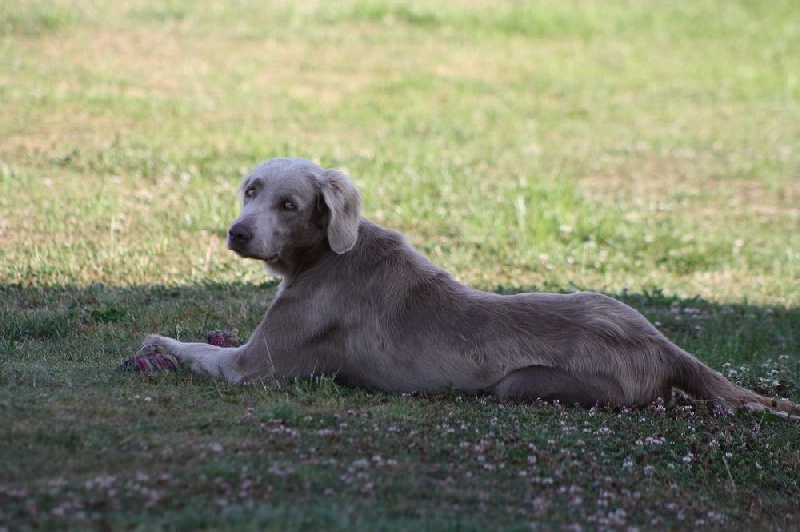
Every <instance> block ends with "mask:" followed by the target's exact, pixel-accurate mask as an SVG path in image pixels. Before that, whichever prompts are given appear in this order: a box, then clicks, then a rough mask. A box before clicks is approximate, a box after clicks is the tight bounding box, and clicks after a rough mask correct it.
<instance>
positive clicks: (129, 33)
mask: <svg viewBox="0 0 800 532" xmlns="http://www.w3.org/2000/svg"><path fill="white" fill-rule="evenodd" d="M797 20H800V6H798V4H797V3H796V2H793V1H792V0H775V1H773V2H769V3H754V2H748V1H745V0H741V1H730V0H729V1H722V0H694V1H691V2H689V1H685V2H684V1H679V2H669V3H664V2H657V1H650V0H646V1H633V0H613V1H609V2H602V3H600V2H585V1H577V0H575V1H572V0H570V1H566V2H563V1H555V0H542V1H540V2H537V3H535V4H527V3H519V2H514V1H507V2H506V1H504V2H491V3H490V2H472V1H469V2H468V1H466V0H449V1H447V2H441V3H438V4H436V5H432V4H430V3H424V2H416V1H413V0H409V1H390V2H375V1H370V0H347V1H345V2H337V3H325V2H314V1H312V2H304V3H301V4H293V3H287V2H270V3H262V2H253V1H249V0H242V1H238V2H234V3H221V2H218V3H191V2H187V1H185V0H170V1H167V2H101V3H98V2H89V1H83V0H69V1H66V0H64V1H61V0H56V1H53V2H48V3H46V4H45V3H42V2H35V1H30V0H23V1H21V2H16V3H14V4H13V5H9V6H5V7H4V8H3V10H2V13H0V257H2V260H0V298H2V301H3V304H2V305H0V441H2V443H0V529H5V528H8V529H14V530H18V529H23V530H24V529H30V528H40V527H41V528H84V527H94V528H108V527H110V528H148V529H150V528H190V527H191V528H220V527H225V528H243V529H256V528H257V529H262V528H268V529H281V530H283V529H298V528H312V527H314V528H326V529H332V530H336V529H352V528H357V529H384V530H392V529H408V528H412V527H422V528H425V529H457V528H460V529H468V530H472V529H479V528H481V529H482V528H486V527H495V528H504V529H521V528H538V529H551V528H566V527H572V526H574V525H579V526H583V527H587V528H623V527H629V526H631V527H639V528H645V527H646V528H652V527H660V528H688V527H698V526H701V525H703V526H707V527H710V528H731V527H733V528H738V527H742V528H745V527H757V528H765V529H790V528H794V527H796V526H797V522H798V519H800V513H798V510H797V508H798V506H800V505H799V504H798V503H799V502H800V486H798V481H797V479H798V478H800V451H798V448H797V424H796V422H795V423H793V422H790V421H786V420H783V419H779V418H776V417H775V416H771V415H768V414H767V415H749V414H737V415H735V416H732V417H721V416H718V415H716V414H714V413H713V412H709V411H707V410H706V409H705V408H703V407H701V406H697V405H693V404H692V403H691V402H689V401H687V400H686V399H681V400H679V402H678V405H677V406H676V407H674V408H666V409H665V408H664V407H663V406H661V405H653V406H652V407H650V408H647V409H643V410H636V411H627V410H623V411H604V410H592V411H586V410H577V409H572V408H562V407H559V406H552V405H538V404H537V405H500V404H496V403H495V402H494V401H493V400H492V399H491V398H488V397H472V396H461V395H458V394H457V393H455V392H453V393H448V394H443V395H442V396H388V395H383V394H373V393H366V392H364V391H361V390H355V389H349V388H343V387H340V386H338V385H337V384H335V383H334V382H332V381H331V380H329V379H320V380H317V381H314V382H308V383H295V382H285V383H281V384H279V385H277V386H274V387H269V388H265V387H263V386H261V385H255V384H254V385H249V386H238V387H233V386H227V385H223V384H220V383H218V382H214V381H211V380H208V379H205V378H201V377H198V376H196V375H192V374H190V373H188V372H185V371H180V372H178V373H177V374H169V375H157V376H152V377H145V376H137V375H129V374H118V373H116V372H115V371H114V368H115V367H116V365H117V364H118V363H119V362H120V361H122V360H123V359H124V358H126V357H127V356H129V355H130V354H132V353H133V352H135V351H136V349H137V346H138V344H139V342H140V341H141V338H142V337H143V336H144V335H145V334H147V333H149V332H156V331H157V332H162V333H167V334H170V335H173V336H177V337H179V338H182V339H192V340H194V339H199V338H202V335H203V333H204V332H205V331H207V330H210V329H216V328H235V329H238V330H239V332H240V334H241V335H242V336H244V337H247V336H248V335H249V334H250V333H251V332H252V330H253V328H254V327H255V326H256V324H257V323H258V321H259V319H260V318H261V316H262V315H263V311H264V309H265V308H266V306H267V305H268V304H269V301H270V299H271V297H272V295H273V294H274V290H275V287H276V283H275V281H274V280H271V279H269V278H268V277H266V274H265V272H264V270H263V268H262V267H260V266H259V265H258V264H255V263H253V262H248V261H243V260H240V259H237V258H236V257H234V256H232V254H230V253H229V252H227V251H226V249H225V245H224V238H225V233H226V230H227V226H228V225H229V223H230V221H231V220H232V219H233V218H234V217H235V216H236V212H237V208H238V207H237V205H236V201H235V197H234V191H235V189H236V186H237V184H238V181H239V179H240V177H241V176H242V175H243V174H244V173H246V172H247V171H248V169H250V168H251V167H252V166H253V165H254V164H255V163H256V162H258V161H261V160H264V159H266V158H269V157H272V156H278V155H297V156H303V157H308V158H312V159H315V160H317V161H319V162H320V163H321V164H323V165H325V166H336V167H339V168H345V169H347V170H348V171H349V172H350V174H351V175H352V176H353V178H354V180H355V181H356V183H357V184H358V185H359V187H360V188H361V190H362V192H363V194H364V197H365V214H366V215H367V216H368V217H370V218H371V219H373V220H375V221H377V222H379V223H381V224H384V225H387V226H391V227H394V228H397V229H400V230H402V231H404V232H405V233H407V234H408V235H409V236H410V238H411V239H412V241H413V242H414V243H415V245H417V246H418V247H419V248H420V249H422V250H423V251H424V252H425V253H426V254H427V255H429V256H430V257H431V258H432V259H433V260H434V261H435V262H437V263H438V264H440V265H442V266H443V267H446V268H447V269H449V270H451V271H453V272H454V274H455V275H456V276H457V277H458V278H459V279H461V280H463V281H464V282H467V283H469V284H471V285H473V286H476V287H480V288H483V289H486V290H494V291H498V292H516V291H520V290H536V289H538V290H549V291H563V290H574V289H587V290H597V291H602V292H605V293H608V294H610V295H613V296H615V297H618V298H620V299H622V300H624V301H626V302H627V303H629V304H631V305H633V306H634V307H635V308H637V309H639V310H640V311H641V312H643V313H644V314H645V315H646V316H647V317H648V318H649V319H651V320H652V321H653V322H655V323H656V324H657V325H658V326H659V327H660V328H661V329H662V330H663V331H664V332H665V333H666V334H668V335H669V336H670V338H672V339H673V340H674V341H676V342H677V343H678V344H680V345H681V346H682V347H684V348H686V349H688V350H689V351H691V352H693V353H695V354H697V356H699V357H700V358H701V359H703V360H705V361H707V362H708V363H709V364H710V365H712V366H713V367H715V368H717V369H719V370H721V371H722V372H723V373H725V374H726V375H728V376H729V377H730V378H731V379H733V380H735V381H737V382H739V383H741V384H744V385H746V386H748V387H751V388H754V389H757V390H759V391H760V392H762V393H765V394H769V395H775V396H781V397H788V398H790V399H792V400H795V401H798V400H800V357H799V356H798V355H800V337H799V336H798V334H797V331H798V330H800V281H798V280H799V279H800V270H799V269H798V262H799V261H798V257H799V256H800V238H799V237H798V236H797V228H798V227H800V208H798V205H800V179H799V178H798V176H800V126H798V124H800V80H799V79H798V75H797V72H800V24H798V23H797Z"/></svg>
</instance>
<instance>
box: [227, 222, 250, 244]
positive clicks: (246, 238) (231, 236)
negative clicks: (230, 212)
mask: <svg viewBox="0 0 800 532" xmlns="http://www.w3.org/2000/svg"><path fill="white" fill-rule="evenodd" d="M252 238H253V230H252V229H250V226H249V225H247V224H244V223H241V222H237V223H235V224H233V225H232V226H231V228H230V230H229V231H228V241H229V242H230V243H232V244H247V243H248V242H250V240H251V239H252Z"/></svg>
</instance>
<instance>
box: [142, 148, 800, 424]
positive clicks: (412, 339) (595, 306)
mask: <svg viewBox="0 0 800 532" xmlns="http://www.w3.org/2000/svg"><path fill="white" fill-rule="evenodd" d="M241 191H242V196H243V208H242V212H241V215H240V216H239V217H238V219H237V220H236V221H235V222H234V224H233V225H232V227H231V231H230V233H229V238H228V246H229V248H230V249H232V250H233V251H235V252H236V253H238V254H239V255H241V256H243V257H249V258H254V259H258V260H262V261H264V262H265V264H266V266H267V268H268V269H269V270H270V271H272V272H273V273H276V274H279V275H282V276H283V281H282V283H281V285H280V287H279V289H278V293H277V295H276V297H275V299H274V301H273V302H272V305H271V306H270V307H269V309H268V310H267V312H266V315H265V316H264V319H263V321H262V322H261V324H260V325H259V326H258V328H257V329H256V330H255V332H254V333H253V335H252V338H251V339H250V341H249V342H248V343H247V344H245V345H243V346H241V347H239V348H220V347H214V346H209V345H206V344H199V343H189V344H187V343H181V342H178V341H176V340H173V339H170V338H165V337H161V336H150V337H148V338H147V339H146V340H145V342H146V343H147V344H158V345H160V346H161V348H163V349H167V350H169V351H171V352H173V353H174V354H175V355H176V356H177V357H178V358H179V359H180V360H181V361H182V362H183V363H185V364H187V365H189V366H191V367H192V368H193V369H194V370H196V371H200V372H205V373H208V374H211V375H214V376H218V377H221V378H224V379H226V380H228V381H232V382H238V381H243V380H270V379H273V378H285V377H299V378H308V377H311V376H312V375H315V374H335V375H336V376H337V378H339V379H341V380H342V381H344V382H346V383H348V384H350V385H354V386H361V387H365V388H369V389H374V390H381V391H385V392H408V391H425V392H439V391H443V390H447V389H457V390H463V391H466V392H475V391H479V390H485V391H490V392H492V393H494V394H495V395H496V396H497V397H498V398H499V399H501V400H504V399H521V400H535V399H537V398H541V399H545V400H559V401H562V402H567V403H570V404H572V403H576V404H581V405H584V406H590V405H593V404H604V405H611V406H635V405H645V404H648V403H650V402H652V401H654V400H655V399H657V398H659V397H660V398H664V399H665V400H669V399H670V398H671V395H672V388H673V386H677V387H680V388H683V389H684V390H687V391H689V392H690V393H692V394H694V395H695V396H697V397H698V398H700V399H706V400H710V401H714V402H716V403H717V404H719V405H721V406H723V407H725V408H728V409H730V408H735V407H738V406H742V405H744V406H749V407H751V408H754V409H760V408H764V407H766V408H770V409H774V410H782V411H784V412H789V413H792V414H797V413H798V410H797V407H796V405H792V404H790V403H785V402H773V401H771V400H768V399H765V398H763V397H760V396H758V395H756V394H754V393H752V392H750V391H747V390H744V389H742V388H739V387H737V386H735V385H733V384H731V383H730V382H729V381H727V380H726V379H724V378H723V377H722V376H721V375H719V373H716V372H714V371H713V370H711V369H710V368H708V367H707V366H706V365H704V364H703V363H701V362H700V361H698V360H697V359H696V358H695V357H693V356H691V355H690V354H688V353H686V352H685V351H683V350H681V349H680V348H679V347H677V346H676V345H674V344H673V343H671V342H670V341H669V340H667V339H666V338H665V337H664V336H663V335H662V334H661V333H659V332H658V331H657V330H656V329H655V328H654V327H653V326H652V325H651V324H650V323H649V322H648V321H647V320H646V319H645V318H644V317H643V316H642V315H641V314H639V313H638V312H636V311H635V310H633V309H632V308H630V307H628V306H627V305H625V304H623V303H620V302H618V301H616V300H614V299H612V298H609V297H606V296H604V295H601V294H597V293H591V292H585V293H576V294H569V295H561V294H550V293H527V294H517V295H498V294H494V293H487V292H481V291H479V290H474V289H471V288H469V287H466V286H464V285H462V284H460V283H458V282H457V281H456V280H455V279H453V277H452V276H451V275H450V274H449V273H447V272H446V271H444V270H442V269H440V268H438V267H437V266H435V265H434V264H433V263H431V262H430V261H429V260H428V259H427V258H425V257H424V256H423V255H422V254H420V253H419V252H418V251H416V250H415V249H414V248H413V247H412V246H411V245H410V244H409V243H408V241H407V240H406V238H405V237H404V236H403V235H401V234H400V233H397V232H395V231H392V230H389V229H384V228H382V227H379V226H377V225H375V224H374V223H372V222H370V221H368V220H366V219H365V218H363V217H361V215H360V206H361V198H360V195H359V193H358V191H357V190H356V189H355V187H354V186H353V185H352V183H351V182H350V181H349V179H347V177H346V176H345V175H344V174H342V173H340V172H337V171H334V170H324V169H322V168H320V167H319V166H317V165H316V164H314V163H312V162H310V161H307V160H304V159H288V158H282V159H273V160H271V161H268V162H266V163H264V164H262V165H261V166H259V167H258V168H257V169H256V170H255V171H254V172H253V174H252V175H250V176H248V177H247V178H246V179H245V180H244V182H243V183H242V187H241Z"/></svg>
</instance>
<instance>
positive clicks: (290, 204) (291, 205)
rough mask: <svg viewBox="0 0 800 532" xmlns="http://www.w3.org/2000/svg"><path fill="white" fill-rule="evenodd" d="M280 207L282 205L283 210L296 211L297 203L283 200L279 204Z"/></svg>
mask: <svg viewBox="0 0 800 532" xmlns="http://www.w3.org/2000/svg"><path fill="white" fill-rule="evenodd" d="M281 207H283V210H285V211H296V210H297V205H296V204H295V203H294V202H292V201H284V202H283V204H282V205H281Z"/></svg>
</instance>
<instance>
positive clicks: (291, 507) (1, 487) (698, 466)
mask: <svg viewBox="0 0 800 532" xmlns="http://www.w3.org/2000/svg"><path fill="white" fill-rule="evenodd" d="M275 287H276V284H275V283H265V284H263V285H259V286H253V285H245V284H237V283H234V284H207V285H196V286H181V287H159V286H138V287H120V288H117V287H105V286H99V285H98V286H91V287H87V288H76V287H49V288H26V287H19V286H4V287H0V297H2V299H3V302H4V304H3V308H2V309H1V310H0V338H2V340H1V342H2V343H1V344H0V364H1V365H0V442H2V443H1V444H0V463H2V464H3V475H2V477H1V478H0V528H2V527H3V525H4V524H5V525H7V526H9V528H10V529H26V528H33V527H42V528H73V527H76V526H80V527H90V528H111V529H115V528H197V527H200V528H203V527H211V528H230V527H233V528H237V527H239V524H241V527H243V528H252V527H254V526H255V527H256V528H258V527H263V528H271V529H302V528H309V527H320V526H322V527H324V528H327V529H331V530H351V529H364V528H370V529H375V530H402V529H408V528H417V527H421V528H426V529H427V528H430V529H454V528H459V527H461V528H464V529H469V530H472V529H475V530H477V529H484V528H487V527H492V526H494V527H497V526H500V527H504V528H511V529H516V528H521V527H522V526H521V525H526V526H524V528H529V526H527V525H538V526H534V528H537V527H542V528H564V527H566V526H567V525H570V524H571V523H582V524H583V525H587V524H588V525H592V524H599V523H606V524H609V523H612V522H613V523H616V524H618V525H620V526H621V525H622V524H631V525H636V526H637V527H647V526H653V525H654V526H655V527H656V528H682V527H684V526H686V525H687V524H688V525H691V523H698V522H701V521H703V522H706V521H708V522H710V523H712V524H715V525H721V524H724V523H728V522H730V523H737V524H742V523H751V524H753V525H754V526H755V527H756V528H758V527H759V526H762V527H767V528H770V527H774V528H787V527H791V524H793V523H795V522H796V518H797V516H798V514H797V508H796V504H794V503H793V501H796V500H797V499H796V498H797V495H798V487H797V478H798V477H797V473H798V466H797V464H798V454H797V450H796V425H795V424H794V423H793V422H791V421H788V420H784V419H778V418H777V417H776V416H772V417H770V418H765V417H764V416H761V417H757V416H753V415H749V414H745V413H742V414H741V415H737V416H732V417H725V416H718V415H715V414H714V413H713V412H711V411H709V410H708V409H700V408H698V409H694V408H692V407H691V406H680V407H676V408H675V409H670V410H667V411H665V410H664V409H663V408H660V409H659V407H658V406H651V407H649V408H647V409H644V410H633V411H631V410H627V409H622V410H621V411H608V410H603V409H600V410H585V409H565V408H561V407H557V406H552V405H542V404H515V405H501V404H497V403H495V402H494V401H492V400H491V398H487V397H468V396H464V397H462V396H460V395H458V394H456V393H451V394H443V395H442V396H435V397H432V396H426V395H422V396H417V395H414V396H408V395H404V396H400V395H386V394H380V393H370V392H366V391H363V390H358V389H352V388H345V387H341V386H339V385H338V384H336V383H335V382H334V381H333V380H331V379H316V380H315V381H312V382H286V383H279V384H278V385H276V386H269V387H266V386H261V385H260V384H259V383H253V384H249V385H245V386H228V385H225V384H223V383H219V382H217V381H214V380H211V379H206V378H203V377H198V376H196V375H194V374H192V373H191V372H189V371H187V370H184V369H181V370H179V371H178V372H176V373H169V374H158V375H152V376H145V375H132V374H120V373H117V372H116V371H114V370H115V368H116V366H117V364H119V362H120V361H121V360H122V359H124V358H126V357H127V356H129V355H130V354H131V353H133V352H134V351H135V350H136V349H137V347H138V344H139V342H140V341H141V338H142V337H143V336H144V335H145V334H147V333H149V332H162V333H165V334H170V335H172V336H177V337H179V338H182V339H184V340H200V339H202V337H203V333H204V332H205V331H207V330H209V329H217V328H231V329H233V328H235V329H238V330H239V332H240V334H241V336H242V337H243V338H246V337H247V336H248V335H249V334H250V333H251V332H252V330H253V328H254V327H255V326H256V325H257V324H258V322H259V321H260V319H261V317H262V316H263V312H264V310H265V309H266V308H267V306H268V304H269V301H270V300H271V298H272V297H273V296H274V293H275ZM498 291H500V290H498ZM503 291H506V290H503ZM616 296H617V297H619V299H621V300H623V301H625V302H626V303H628V304H630V305H631V306H633V307H635V308H637V309H638V310H640V311H641V312H643V313H644V314H645V315H646V316H647V317H648V318H649V319H651V320H652V321H653V322H655V323H658V324H659V327H660V328H661V329H662V330H663V331H664V332H665V333H666V334H668V335H669V336H670V337H671V338H673V339H674V340H675V341H676V342H677V343H678V344H680V345H682V346H683V347H685V348H687V349H688V350H690V351H693V352H695V353H696V354H697V355H698V356H699V357H700V358H703V359H705V360H706V361H708V362H709V363H710V364H711V365H712V366H714V367H717V368H719V369H722V364H724V363H726V362H728V361H730V362H731V363H732V366H731V367H729V368H728V370H729V371H733V372H735V374H734V375H733V377H734V380H737V381H738V382H740V383H742V384H745V385H747V386H749V387H751V388H755V389H757V390H759V391H761V392H762V393H770V394H778V395H782V396H788V397H790V398H793V399H795V400H797V399H798V398H800V397H799V396H800V394H799V393H798V390H800V387H798V377H797V375H798V360H797V356H796V353H797V352H798V347H799V346H798V343H799V342H800V338H798V337H797V336H796V335H794V334H793V333H792V331H793V330H796V328H797V325H798V323H799V322H800V310H798V309H782V308H763V307H758V306H753V305H747V304H738V305H720V304H715V303H711V302H708V301H703V300H700V299H679V298H675V297H671V296H667V295H664V294H661V293H647V294H616ZM781 355H789V357H785V356H783V357H782V356H781ZM773 372H774V373H773ZM762 379H768V381H769V382H766V380H765V381H764V382H762ZM773 381H775V382H778V383H779V384H775V385H773V384H771V383H772V382H773ZM760 386H761V387H762V389H759V387H760ZM769 386H772V389H766V388H764V387H767V388H768V387H769ZM723 457H724V458H723ZM709 520H710V521H709ZM600 528H603V527H600Z"/></svg>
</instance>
